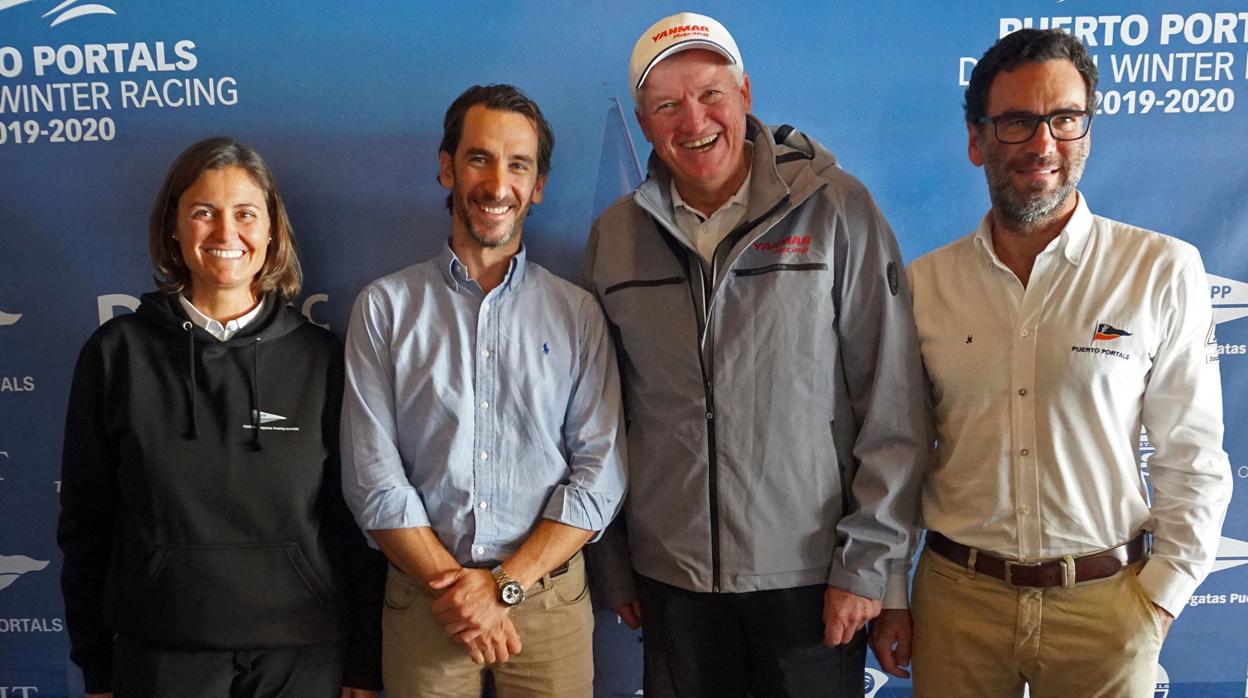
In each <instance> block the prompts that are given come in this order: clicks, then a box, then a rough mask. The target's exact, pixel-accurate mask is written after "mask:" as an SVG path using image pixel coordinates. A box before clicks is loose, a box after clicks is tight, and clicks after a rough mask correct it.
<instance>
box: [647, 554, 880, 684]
mask: <svg viewBox="0 0 1248 698" xmlns="http://www.w3.org/2000/svg"><path fill="white" fill-rule="evenodd" d="M826 588H827V587H825V586H824V585H822V584H820V585H817V586H809V587H796V588H793V589H776V590H772V591H754V592H748V593H743V594H710V593H699V592H691V591H685V590H684V589H679V588H677V587H674V586H669V585H667V584H663V583H662V582H657V581H655V580H653V579H649V578H646V577H641V576H639V577H638V581H637V591H638V598H639V600H640V602H641V623H642V637H643V644H644V646H645V682H644V687H645V694H646V698H698V697H702V696H705V697H706V698H733V697H742V698H743V697H744V696H750V697H751V698H773V697H775V698H807V697H809V698H815V697H816V696H817V697H818V698H845V697H847V696H859V697H861V696H862V695H863V686H864V679H863V673H864V665H865V662H866V658H867V654H866V650H867V642H866V631H864V630H860V631H859V632H858V633H857V634H856V635H854V639H853V641H851V642H850V643H849V644H848V645H841V646H839V647H825V646H824V645H823V593H824V589H826Z"/></svg>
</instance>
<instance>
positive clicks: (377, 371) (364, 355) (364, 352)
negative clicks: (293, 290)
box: [341, 286, 430, 531]
mask: <svg viewBox="0 0 1248 698" xmlns="http://www.w3.org/2000/svg"><path fill="white" fill-rule="evenodd" d="M393 328H394V308H393V306H392V305H391V303H390V302H389V300H388V299H387V298H386V297H385V295H384V294H382V293H380V292H379V291H378V290H377V289H376V288H375V287H374V286H370V287H368V288H365V289H364V290H363V291H362V292H361V293H360V295H359V297H358V298H356V301H355V305H354V306H353V307H352V309H351V322H350V326H349V327H348V329H347V340H346V388H345V392H344V395H343V401H342V432H341V434H342V492H343V495H344V496H345V498H346V500H347V505H348V506H349V507H350V508H351V512H352V514H353V515H354V516H355V520H356V523H358V524H359V526H360V528H361V529H363V530H365V531H370V530H384V529H394V528H416V527H420V526H429V525H430V523H429V515H428V513H427V512H426V510H425V505H424V503H423V502H422V501H421V499H420V494H419V493H418V492H417V491H416V488H415V487H413V486H412V484H411V482H410V481H409V480H408V476H407V471H406V468H405V467H404V464H403V459H402V456H401V454H400V452H399V441H398V429H397V426H396V424H397V420H396V417H395V414H396V413H395V401H394V394H395V389H394V380H395V368H394V360H393V357H392V356H391V352H390V347H391V337H392V334H393V332H394V329H393Z"/></svg>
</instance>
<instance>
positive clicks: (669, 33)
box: [650, 24, 711, 43]
mask: <svg viewBox="0 0 1248 698" xmlns="http://www.w3.org/2000/svg"><path fill="white" fill-rule="evenodd" d="M686 34H697V35H699V36H710V35H711V28H710V27H708V26H705V25H697V24H681V25H678V26H675V27H668V28H667V29H664V30H663V31H661V32H659V33H658V34H655V35H654V36H652V37H650V40H651V41H654V42H656V43H657V42H659V41H662V40H663V39H667V38H672V39H678V38H680V37H683V36H685V35H686Z"/></svg>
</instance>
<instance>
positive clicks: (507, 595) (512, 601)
mask: <svg viewBox="0 0 1248 698" xmlns="http://www.w3.org/2000/svg"><path fill="white" fill-rule="evenodd" d="M498 591H499V596H500V597H501V598H502V600H503V603H505V604H507V605H508V606H516V605H518V604H519V603H520V602H521V601H524V587H522V586H520V582H515V581H512V582H507V583H506V584H504V585H503V587H502V588H501V589H499V590H498Z"/></svg>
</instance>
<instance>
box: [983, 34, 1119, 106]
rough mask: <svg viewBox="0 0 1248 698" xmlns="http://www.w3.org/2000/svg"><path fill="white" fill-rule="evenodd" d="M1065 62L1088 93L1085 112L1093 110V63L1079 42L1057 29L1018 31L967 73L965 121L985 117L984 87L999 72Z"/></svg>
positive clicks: (1006, 37) (1095, 81)
mask: <svg viewBox="0 0 1248 698" xmlns="http://www.w3.org/2000/svg"><path fill="white" fill-rule="evenodd" d="M1053 60H1067V61H1070V62H1071V63H1073V64H1074V66H1075V70H1078V71H1079V75H1081V76H1082V77H1083V84H1084V87H1086V88H1087V91H1088V101H1087V110H1088V111H1096V83H1097V79H1098V77H1099V76H1098V74H1097V70H1096V63H1094V62H1093V61H1092V58H1091V57H1090V56H1088V51H1087V49H1085V48H1084V47H1083V43H1082V42H1080V41H1079V39H1076V38H1075V37H1073V36H1071V35H1070V34H1067V33H1066V32H1064V31H1062V30H1061V29H1019V30H1018V31H1016V32H1013V33H1011V34H1007V35H1005V36H1004V37H1002V38H1001V39H999V40H998V41H997V43H995V44H993V45H992V48H990V49H988V50H987V51H986V52H985V53H984V55H983V57H982V58H980V59H979V62H978V63H976V64H975V68H974V70H972V71H971V81H970V84H969V85H968V86H967V88H966V103H965V104H964V105H963V106H962V110H963V113H964V115H965V117H966V120H967V121H969V122H974V121H975V120H976V119H978V118H979V117H981V116H987V115H988V114H987V106H988V88H989V87H991V86H992V80H993V78H995V77H997V73H1000V72H1001V71H1003V70H1004V71H1006V72H1009V71H1011V70H1014V69H1015V68H1018V67H1019V66H1021V65H1023V64H1025V63H1043V62H1044V61H1053Z"/></svg>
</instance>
